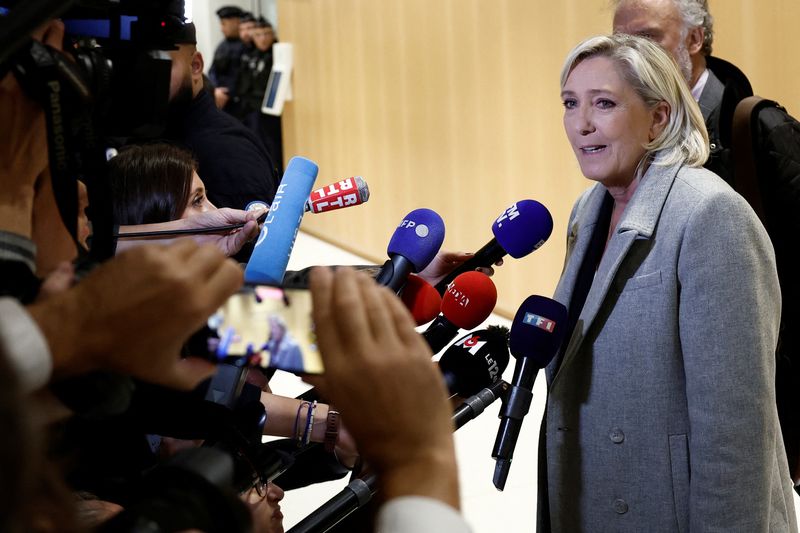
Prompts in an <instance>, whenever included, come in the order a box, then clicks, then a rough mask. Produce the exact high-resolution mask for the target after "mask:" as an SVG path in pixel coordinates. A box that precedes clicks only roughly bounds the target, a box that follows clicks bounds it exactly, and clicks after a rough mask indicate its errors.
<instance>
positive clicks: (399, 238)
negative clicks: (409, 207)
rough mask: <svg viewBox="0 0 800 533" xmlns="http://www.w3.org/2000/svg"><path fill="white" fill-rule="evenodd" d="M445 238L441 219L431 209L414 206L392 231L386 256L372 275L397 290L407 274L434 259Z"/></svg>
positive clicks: (403, 282)
mask: <svg viewBox="0 0 800 533" xmlns="http://www.w3.org/2000/svg"><path fill="white" fill-rule="evenodd" d="M442 242H444V221H443V220H442V217H440V216H439V215H438V214H436V212H435V211H431V210H430V209H424V208H423V209H415V210H413V211H412V212H410V213H409V214H407V215H406V216H405V218H404V219H403V221H402V222H400V225H399V226H398V227H397V229H396V230H395V232H394V234H393V235H392V240H390V241H389V246H388V248H387V250H386V252H387V253H388V254H389V260H388V261H386V262H385V263H384V264H383V266H382V267H381V269H380V271H379V272H378V275H377V276H376V277H375V281H377V282H378V283H379V284H380V285H384V286H386V287H389V288H390V289H392V290H393V291H394V292H399V291H400V289H402V288H403V285H405V283H406V279H407V278H408V275H409V274H411V273H412V272H413V273H416V272H419V271H420V270H422V269H424V268H425V267H426V266H428V263H430V262H431V261H433V258H434V257H436V254H437V253H438V252H439V248H441V246H442Z"/></svg>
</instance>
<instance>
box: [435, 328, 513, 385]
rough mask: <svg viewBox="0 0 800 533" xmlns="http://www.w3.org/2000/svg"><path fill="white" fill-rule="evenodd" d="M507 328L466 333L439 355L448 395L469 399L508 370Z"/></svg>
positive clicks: (440, 368) (440, 367)
mask: <svg viewBox="0 0 800 533" xmlns="http://www.w3.org/2000/svg"><path fill="white" fill-rule="evenodd" d="M508 359H509V356H508V328H504V327H502V326H489V327H488V328H486V329H482V330H478V331H473V332H472V333H467V334H466V335H464V336H463V337H461V338H460V339H458V340H457V341H456V342H455V343H453V345H452V346H450V347H449V348H448V349H447V350H445V352H444V353H443V354H442V357H441V358H440V359H439V370H441V372H442V375H443V376H444V380H445V383H447V389H448V390H449V391H450V394H458V395H459V396H465V397H466V396H472V395H473V394H478V392H479V391H480V390H481V389H484V388H487V387H491V386H492V385H493V384H494V383H496V382H497V381H499V380H500V377H501V376H502V375H503V371H504V370H505V369H506V367H507V366H508Z"/></svg>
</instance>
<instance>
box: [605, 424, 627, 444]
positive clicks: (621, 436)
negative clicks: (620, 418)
mask: <svg viewBox="0 0 800 533" xmlns="http://www.w3.org/2000/svg"><path fill="white" fill-rule="evenodd" d="M608 437H609V438H610V439H611V442H613V443H614V444H620V443H621V442H622V441H624V440H625V433H623V432H622V430H621V429H619V428H614V429H612V430H611V433H610V434H609V435H608Z"/></svg>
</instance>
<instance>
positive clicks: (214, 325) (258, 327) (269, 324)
mask: <svg viewBox="0 0 800 533" xmlns="http://www.w3.org/2000/svg"><path fill="white" fill-rule="evenodd" d="M207 326H208V328H207V330H206V331H209V330H210V334H209V335H208V336H207V337H206V339H207V342H208V346H207V348H208V353H209V354H210V355H212V356H213V357H212V358H216V360H217V361H226V362H234V363H235V364H237V365H247V366H261V367H263V368H276V369H280V370H285V371H287V372H292V373H295V374H321V373H322V371H323V367H322V359H321V357H320V355H319V350H318V349H317V343H316V338H315V336H314V327H313V323H312V321H311V293H310V292H309V291H308V289H307V288H303V287H278V286H271V285H245V286H244V287H243V288H242V289H241V290H240V291H239V292H238V293H236V294H234V295H233V296H231V297H230V298H229V299H228V301H227V302H225V304H223V305H222V307H220V308H219V309H218V310H217V312H216V313H214V314H213V315H212V316H211V317H209V319H208V324H207Z"/></svg>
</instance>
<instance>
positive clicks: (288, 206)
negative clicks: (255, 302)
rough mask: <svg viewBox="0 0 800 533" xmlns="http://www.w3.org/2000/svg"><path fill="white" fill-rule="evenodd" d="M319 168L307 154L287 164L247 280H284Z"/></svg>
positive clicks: (257, 244)
mask: <svg viewBox="0 0 800 533" xmlns="http://www.w3.org/2000/svg"><path fill="white" fill-rule="evenodd" d="M318 171H319V167H318V166H317V164H316V163H314V162H313V161H311V160H309V159H306V158H304V157H293V158H292V159H291V160H290V161H289V164H288V165H286V172H284V174H283V179H281V183H280V185H278V191H277V192H276V193H275V198H274V199H273V200H272V205H271V206H270V210H269V213H268V214H267V218H266V220H264V225H263V226H262V228H261V234H260V235H259V236H258V240H257V241H256V245H255V248H254V249H253V254H252V255H251V256H250V260H249V261H248V262H247V267H245V270H244V279H245V281H246V282H247V283H271V284H278V283H280V282H281V280H283V275H284V274H285V273H286V265H287V264H289V256H290V255H291V254H292V248H293V247H294V241H295V239H296V238H297V232H298V231H299V230H300V222H301V221H302V220H303V214H304V212H305V211H304V209H303V206H304V205H305V202H306V199H307V198H308V195H309V194H310V192H311V188H312V187H313V186H314V180H316V178H317V172H318Z"/></svg>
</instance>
